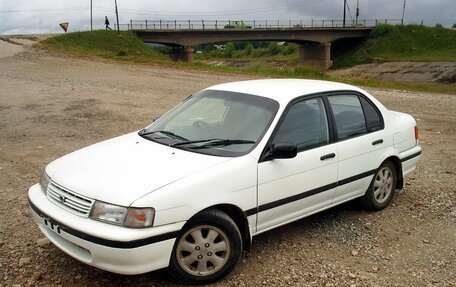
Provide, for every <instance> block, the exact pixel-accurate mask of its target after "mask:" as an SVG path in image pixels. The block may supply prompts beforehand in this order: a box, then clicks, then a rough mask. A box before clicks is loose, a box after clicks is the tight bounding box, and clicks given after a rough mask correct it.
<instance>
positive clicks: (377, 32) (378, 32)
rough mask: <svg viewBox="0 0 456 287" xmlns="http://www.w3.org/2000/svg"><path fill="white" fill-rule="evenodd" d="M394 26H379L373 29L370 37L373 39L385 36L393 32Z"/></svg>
mask: <svg viewBox="0 0 456 287" xmlns="http://www.w3.org/2000/svg"><path fill="white" fill-rule="evenodd" d="M393 30H394V26H393V25H389V24H380V25H377V26H376V27H375V29H374V30H373V31H372V36H373V37H381V36H385V35H387V34H389V33H391V32H393Z"/></svg>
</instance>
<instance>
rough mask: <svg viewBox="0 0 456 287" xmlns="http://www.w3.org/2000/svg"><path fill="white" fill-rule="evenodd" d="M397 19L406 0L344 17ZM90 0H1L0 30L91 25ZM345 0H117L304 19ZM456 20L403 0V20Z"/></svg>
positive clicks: (425, 1)
mask: <svg viewBox="0 0 456 287" xmlns="http://www.w3.org/2000/svg"><path fill="white" fill-rule="evenodd" d="M357 2H359V10H360V16H359V19H361V20H362V19H401V18H402V12H403V5H404V0H347V3H348V8H349V9H348V10H347V19H349V20H350V19H354V18H355V11H356V6H357ZM90 3H91V1H90V0H0V35H2V34H32V33H60V32H62V30H61V28H60V27H59V25H58V24H59V23H63V22H68V23H69V31H70V32H72V31H84V30H90V5H91V4H90ZM343 3H344V0H250V1H245V0H153V1H152V0H128V1H127V0H117V5H118V10H119V22H120V23H121V24H126V23H129V22H130V20H132V19H133V20H144V19H148V20H202V19H204V20H223V21H226V20H245V21H247V20H271V21H272V20H274V21H277V20H284V21H287V20H303V21H309V20H311V19H316V20H317V19H318V20H322V19H335V20H337V19H339V20H340V19H342V18H343ZM114 7H115V5H114V0H92V8H93V27H94V29H102V28H104V26H103V25H104V17H105V16H108V19H109V20H110V22H111V26H112V27H113V26H114V23H115V8H114ZM421 21H423V23H424V24H425V25H429V26H434V25H435V24H436V23H440V24H442V25H444V26H446V27H450V26H452V25H453V24H455V23H456V0H406V6H405V17H404V22H405V23H421Z"/></svg>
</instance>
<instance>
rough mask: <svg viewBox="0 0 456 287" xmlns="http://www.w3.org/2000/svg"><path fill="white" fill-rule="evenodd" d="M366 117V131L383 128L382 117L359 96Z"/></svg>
mask: <svg viewBox="0 0 456 287" xmlns="http://www.w3.org/2000/svg"><path fill="white" fill-rule="evenodd" d="M359 98H360V100H361V105H362V106H363V110H364V116H365V117H366V126H367V131H369V132H374V131H378V130H381V129H382V128H383V125H382V120H381V119H382V118H381V116H380V114H379V113H378V111H377V110H376V109H375V108H374V107H373V106H372V104H371V103H369V102H368V101H367V100H366V99H365V98H363V97H359Z"/></svg>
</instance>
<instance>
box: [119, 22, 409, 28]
mask: <svg viewBox="0 0 456 287" xmlns="http://www.w3.org/2000/svg"><path fill="white" fill-rule="evenodd" d="M379 24H392V25H398V24H402V22H401V19H374V20H364V19H363V20H358V21H355V20H346V21H345V27H347V28H354V27H360V28H362V27H375V26H377V25H379ZM342 27H344V22H343V20H325V19H321V20H312V19H311V20H251V21H232V20H130V23H127V24H120V25H119V28H120V29H121V30H218V29H300V28H342ZM115 28H116V29H117V26H116V27H115Z"/></svg>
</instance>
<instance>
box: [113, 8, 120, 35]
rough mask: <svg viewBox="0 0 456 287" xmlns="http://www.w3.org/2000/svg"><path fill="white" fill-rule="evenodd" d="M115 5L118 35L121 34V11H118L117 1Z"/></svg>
mask: <svg viewBox="0 0 456 287" xmlns="http://www.w3.org/2000/svg"><path fill="white" fill-rule="evenodd" d="M114 3H115V4H116V18H117V33H119V34H120V27H119V11H118V10H117V0H114Z"/></svg>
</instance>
